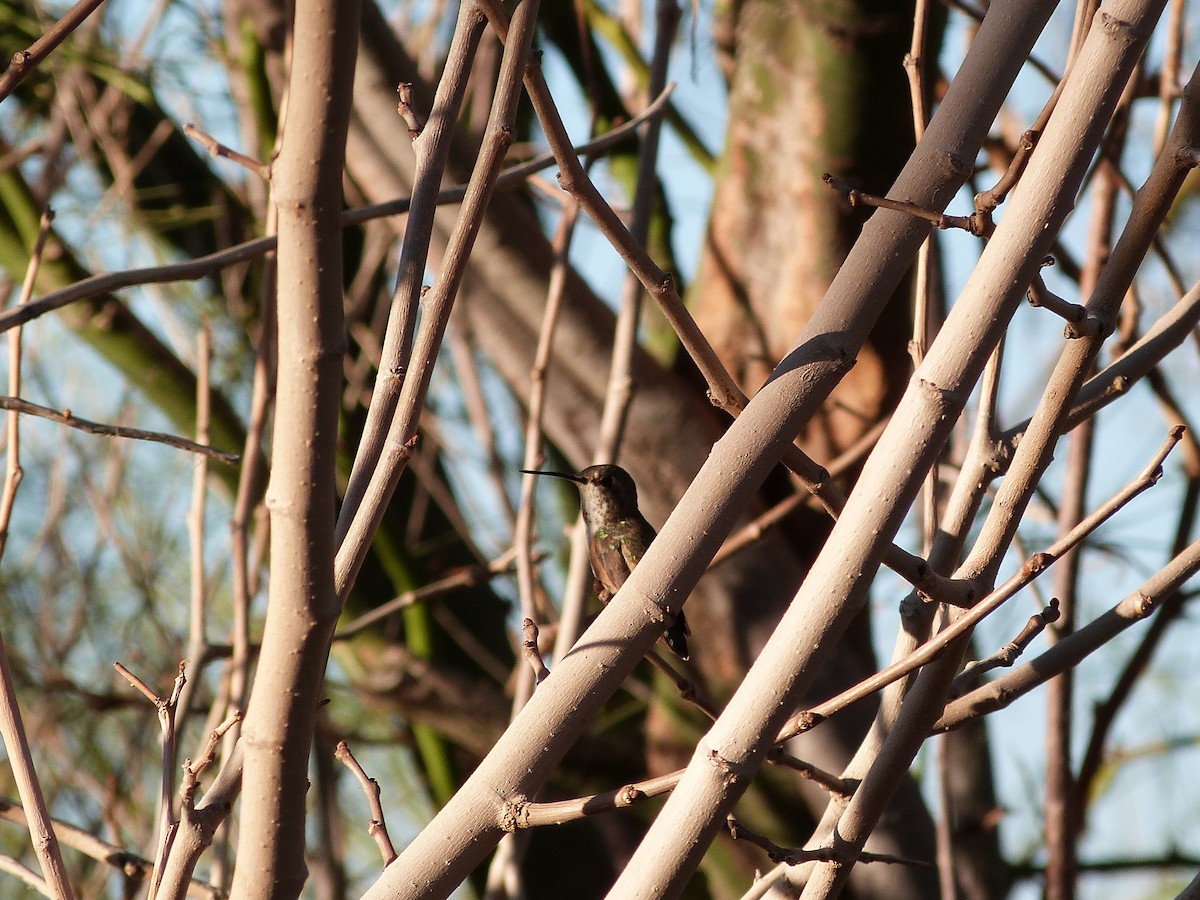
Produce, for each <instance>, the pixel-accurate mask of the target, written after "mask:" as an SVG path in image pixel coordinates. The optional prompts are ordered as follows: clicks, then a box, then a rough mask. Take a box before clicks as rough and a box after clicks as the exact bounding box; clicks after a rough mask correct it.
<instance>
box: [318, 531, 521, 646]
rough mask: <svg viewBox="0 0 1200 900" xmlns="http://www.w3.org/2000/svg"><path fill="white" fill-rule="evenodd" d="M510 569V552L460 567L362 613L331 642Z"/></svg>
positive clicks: (511, 563)
mask: <svg viewBox="0 0 1200 900" xmlns="http://www.w3.org/2000/svg"><path fill="white" fill-rule="evenodd" d="M512 566H513V554H512V552H511V551H510V552H508V553H505V554H503V555H502V556H500V557H499V558H497V559H495V560H493V561H492V562H490V563H488V564H487V565H486V566H478V565H476V566H462V567H461V568H458V569H455V570H454V571H453V572H451V573H450V574H449V575H447V576H445V577H444V578H440V579H438V580H437V581H433V582H430V583H429V584H426V585H423V586H422V587H419V588H414V589H413V590H411V591H405V592H404V593H402V594H400V595H398V596H396V597H393V598H392V599H391V600H388V601H387V602H386V603H383V604H380V605H379V606H377V607H375V608H374V609H372V610H371V611H370V612H367V613H363V614H362V615H361V616H359V617H358V618H357V619H354V620H352V621H350V622H348V623H346V624H345V625H344V626H342V627H341V628H339V629H338V630H337V633H336V634H335V635H334V637H333V639H334V640H335V641H344V640H346V638H349V637H352V636H354V635H356V634H358V633H359V632H362V631H365V630H366V629H367V628H370V627H371V626H372V625H374V624H375V623H377V622H380V621H382V620H383V619H386V618H387V617H388V616H391V615H394V614H395V613H397V612H399V611H400V610H402V609H405V608H406V607H409V606H412V605H413V604H414V603H422V602H424V601H427V600H433V599H435V598H437V597H441V596H443V595H444V594H449V593H451V592H453V591H456V590H458V589H460V588H471V587H478V586H479V585H481V584H487V582H489V581H491V580H492V579H493V578H496V577H497V576H499V575H505V574H507V573H509V572H511V571H512Z"/></svg>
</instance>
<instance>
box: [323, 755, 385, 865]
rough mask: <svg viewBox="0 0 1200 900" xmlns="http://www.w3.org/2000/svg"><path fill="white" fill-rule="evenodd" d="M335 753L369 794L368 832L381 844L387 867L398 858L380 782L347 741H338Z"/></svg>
mask: <svg viewBox="0 0 1200 900" xmlns="http://www.w3.org/2000/svg"><path fill="white" fill-rule="evenodd" d="M333 755H334V758H336V759H337V760H338V761H339V762H340V763H341V764H342V765H344V766H345V767H346V768H347V769H349V770H350V771H351V772H352V773H353V775H354V777H355V778H357V779H358V783H359V786H360V787H362V790H363V793H364V794H366V795H367V803H368V804H370V807H371V820H370V822H369V823H368V824H367V833H368V834H370V835H371V837H372V838H374V839H375V843H376V844H378V845H379V852H380V854H381V855H382V856H383V865H384V867H385V868H386V867H387V866H389V865H391V863H392V860H394V859H395V858H396V848H395V847H393V846H392V839H391V838H390V837H389V836H388V830H387V822H386V821H385V820H384V818H383V804H382V803H381V802H380V800H379V797H380V790H379V782H378V781H376V780H375V779H374V778H372V777H370V776H369V775H368V774H367V773H366V772H365V771H364V770H363V767H362V766H361V765H360V764H359V762H358V760H357V759H355V758H354V754H353V753H351V752H350V745H349V744H347V743H346V742H345V741H338V745H337V749H336V750H334V752H333Z"/></svg>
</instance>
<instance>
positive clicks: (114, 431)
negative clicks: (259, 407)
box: [0, 397, 241, 466]
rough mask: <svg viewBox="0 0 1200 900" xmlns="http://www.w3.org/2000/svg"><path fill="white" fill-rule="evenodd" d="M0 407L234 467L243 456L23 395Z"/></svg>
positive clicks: (4, 401)
mask: <svg viewBox="0 0 1200 900" xmlns="http://www.w3.org/2000/svg"><path fill="white" fill-rule="evenodd" d="M0 409H8V410H13V411H15V412H19V413H25V414H26V415H30V416H38V417H39V418H42V419H49V420H50V421H52V422H58V423H59V424H60V425H66V426H68V427H70V428H76V429H78V430H79V431H86V432H87V433H88V434H103V435H108V436H110V437H119V438H129V439H130V440H135V441H150V442H152V443H156V444H166V445H167V446H168V447H175V448H176V449H178V450H186V451H187V452H188V453H200V454H203V455H204V456H208V457H210V458H212V459H215V460H217V461H219V462H223V463H228V464H229V465H231V466H234V465H237V464H238V462H239V461H240V460H241V456H240V455H239V454H237V453H230V452H228V451H226V450H218V449H217V448H216V447H210V446H208V445H207V444H197V443H196V442H195V441H189V440H188V439H187V438H181V437H178V436H177V435H173V434H165V433H163V432H161V431H146V430H144V429H142V428H130V427H128V426H126V425H105V424H102V423H100V422H92V421H90V420H88V419H81V418H79V417H78V416H76V415H73V414H72V413H71V411H70V410H69V409H63V410H57V409H51V408H50V407H48V406H39V405H38V404H36V403H30V402H29V401H28V400H22V399H21V398H20V397H0Z"/></svg>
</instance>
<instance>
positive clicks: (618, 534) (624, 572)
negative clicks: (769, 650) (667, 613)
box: [521, 465, 691, 659]
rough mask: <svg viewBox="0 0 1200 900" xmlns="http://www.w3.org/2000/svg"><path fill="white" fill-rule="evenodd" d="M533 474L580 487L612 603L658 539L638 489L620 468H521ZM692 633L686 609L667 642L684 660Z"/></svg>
mask: <svg viewBox="0 0 1200 900" xmlns="http://www.w3.org/2000/svg"><path fill="white" fill-rule="evenodd" d="M521 471H522V472H525V473H526V474H528V475H553V476H554V477H555V478H565V479H567V480H568V481H573V482H575V486H576V487H577V488H579V497H580V507H581V509H582V511H583V521H584V523H585V524H586V525H587V533H588V558H589V559H590V560H591V563H592V574H593V575H595V576H596V581H598V582H599V583H600V589H599V590H598V591H597V593H598V594H599V596H600V599H601V600H603V601H605V602H607V601H608V600H609V599H611V598H612V596H613V594H615V593H616V592H617V590H618V589H619V588H620V587H621V585H623V584H624V583H625V579H627V578H628V577H629V573H630V572H632V571H633V570H634V568H635V567H636V566H637V564H638V563H639V562H640V561H641V559H642V557H643V556H644V555H645V553H646V549H647V548H648V547H649V546H650V542H651V541H653V540H654V538H655V537H656V535H657V532H655V530H654V528H653V527H652V526H651V525H650V523H649V522H647V521H646V518H645V517H644V516H643V515H642V513H641V511H640V510H639V509H638V503H637V485H636V484H634V482H633V477H632V476H631V475H630V474H629V473H628V472H626V471H625V470H624V469H622V468H621V467H620V466H614V465H604V466H588V467H587V468H586V469H584V470H583V471H582V472H579V473H573V472H546V471H541V470H532V469H522V470H521ZM689 634H691V631H690V630H689V629H688V625H687V619H685V618H684V617H683V610H680V611H679V612H678V613H676V614H675V621H673V622H672V623H671V624H670V625H668V626H667V630H666V633H665V634H664V635H663V640H665V641H666V642H667V646H668V647H670V648H671V650H673V651H674V652H675V654H676V655H677V656H679V658H680V659H687V658H688V645H687V637H688V635H689Z"/></svg>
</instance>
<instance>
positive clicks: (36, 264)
mask: <svg viewBox="0 0 1200 900" xmlns="http://www.w3.org/2000/svg"><path fill="white" fill-rule="evenodd" d="M53 222H54V210H52V209H51V208H50V207H49V206H47V207H46V208H45V209H44V210H43V211H42V218H41V221H40V223H39V225H38V236H37V241H35V242H34V245H33V252H32V253H31V254H30V255H29V265H28V266H26V267H25V280H24V282H22V284H21V296H20V298H19V299H18V300H17V305H18V306H24V305H25V304H27V303H28V302H29V299H30V298H31V297H32V296H33V286H34V284H35V283H36V282H37V275H38V270H39V269H40V268H41V265H42V254H43V253H44V252H45V249H46V240H47V238H48V237H49V236H50V226H51V224H52V223H53ZM21 334H22V329H20V328H14V329H13V330H12V331H10V332H9V335H8V391H9V393H10V394H12V395H13V396H14V397H15V396H17V395H18V394H20V393H21V346H22V345H21ZM5 419H6V420H7V426H8V427H7V432H8V447H7V454H6V458H5V469H4V494H3V496H2V497H0V557H2V556H3V555H4V549H5V547H7V546H8V526H9V524H10V522H11V521H12V511H13V504H14V503H15V502H16V499H17V488H18V487H19V486H20V484H21V479H22V478H23V477H24V474H25V473H24V472H23V471H22V470H21V417H20V415H19V414H18V413H16V412H11V411H10V412H9V414H8V415H7V416H6V417H5Z"/></svg>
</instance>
